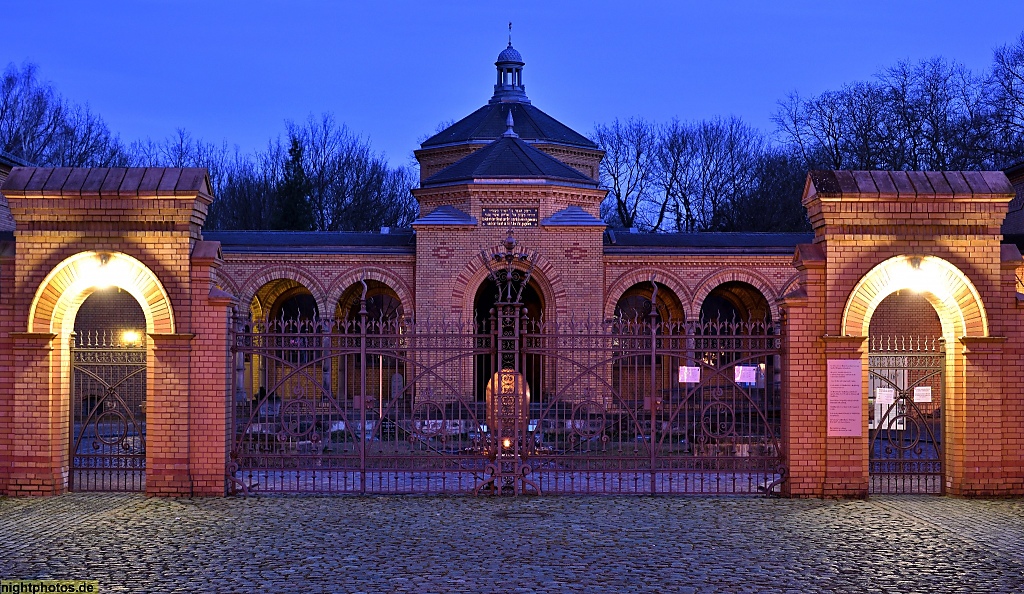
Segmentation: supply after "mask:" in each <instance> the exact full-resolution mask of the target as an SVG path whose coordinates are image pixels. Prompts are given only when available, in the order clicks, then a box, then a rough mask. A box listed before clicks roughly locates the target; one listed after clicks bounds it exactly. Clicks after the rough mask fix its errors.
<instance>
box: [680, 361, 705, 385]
mask: <svg viewBox="0 0 1024 594" xmlns="http://www.w3.org/2000/svg"><path fill="white" fill-rule="evenodd" d="M679 383H681V384H699V383H700V367H688V366H685V365H680V366H679Z"/></svg>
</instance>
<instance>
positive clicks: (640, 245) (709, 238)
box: [604, 229, 814, 255]
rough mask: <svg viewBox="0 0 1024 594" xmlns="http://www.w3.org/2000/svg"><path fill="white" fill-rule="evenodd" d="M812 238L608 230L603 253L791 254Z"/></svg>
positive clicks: (801, 236) (790, 234) (792, 234)
mask: <svg viewBox="0 0 1024 594" xmlns="http://www.w3.org/2000/svg"><path fill="white" fill-rule="evenodd" d="M812 241H814V234H813V233H630V232H629V231H627V230H625V229H609V230H607V231H605V234H604V251H605V253H606V254H642V253H659V254H708V253H712V254H730V253H732V254H734V253H741V254H745V253H750V254H777V255H792V254H793V252H794V250H795V249H796V246H798V245H800V244H802V243H811V242H812Z"/></svg>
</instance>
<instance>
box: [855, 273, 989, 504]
mask: <svg viewBox="0 0 1024 594" xmlns="http://www.w3.org/2000/svg"><path fill="white" fill-rule="evenodd" d="M843 333H844V335H846V336H867V337H868V353H867V359H868V361H867V363H868V365H867V377H868V382H867V388H868V393H867V395H866V396H867V398H866V399H867V403H866V408H867V413H868V414H867V415H866V417H867V419H866V421H867V422H866V424H867V428H868V441H867V444H866V445H867V448H868V456H867V457H868V464H869V478H870V485H869V492H871V493H936V494H938V493H942V492H944V490H945V482H946V478H945V477H946V475H947V472H948V453H949V450H950V447H949V445H950V442H951V441H952V440H955V439H957V435H956V431H955V430H952V431H951V430H950V423H951V420H950V418H951V416H952V414H951V413H954V412H955V411H965V410H966V408H968V407H969V406H970V402H968V401H967V399H966V394H964V393H962V392H963V391H962V390H958V389H957V386H960V385H962V381H961V380H960V378H959V375H958V374H960V373H962V372H963V364H962V361H961V360H962V359H963V347H962V346H961V345H960V342H959V340H958V339H959V338H960V337H962V336H982V337H984V336H988V320H987V315H986V312H985V308H984V306H983V305H982V302H981V298H980V296H979V294H978V291H977V289H975V287H974V285H973V284H972V283H971V281H970V279H968V278H967V276H966V275H964V273H963V272H961V271H960V270H959V269H958V268H956V267H955V266H953V265H952V264H950V263H949V262H947V261H946V260H943V259H941V258H937V257H934V256H916V255H912V256H897V257H894V258H890V259H889V260H886V261H885V262H882V263H881V264H879V265H877V266H876V267H875V268H873V269H872V270H871V271H870V272H868V273H867V274H866V275H865V276H864V277H863V278H862V279H861V280H860V282H858V283H857V285H856V287H855V288H854V290H853V292H852V293H851V295H850V298H849V300H848V301H847V304H846V307H845V308H844V311H843Z"/></svg>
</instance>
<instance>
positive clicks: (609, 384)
mask: <svg viewBox="0 0 1024 594" xmlns="http://www.w3.org/2000/svg"><path fill="white" fill-rule="evenodd" d="M481 258H482V259H483V261H484V264H485V265H486V267H487V269H488V271H489V274H490V275H491V277H490V278H491V280H492V281H493V282H494V284H495V286H496V288H497V295H496V297H497V299H496V302H495V305H494V309H493V310H492V311H490V312H489V314H490V315H489V316H488V319H487V320H486V321H484V322H480V323H476V322H473V323H469V322H467V323H464V324H460V323H453V322H451V321H446V320H422V321H417V322H416V323H413V322H412V321H410V320H404V319H403V320H398V319H380V320H372V319H370V317H369V315H368V314H367V313H366V308H365V306H363V305H362V302H363V301H364V300H365V295H364V297H363V299H362V300H361V307H360V310H359V315H358V319H346V320H333V319H314V320H304V321H302V320H300V321H288V320H238V321H237V323H236V324H235V325H234V328H235V335H234V337H233V340H232V352H233V353H234V356H235V357H236V365H235V369H236V379H235V382H234V383H233V384H232V385H234V386H235V391H236V393H237V394H242V395H243V397H241V398H236V403H237V404H236V407H235V412H234V423H233V426H234V428H235V439H234V447H233V448H232V452H231V463H230V465H229V467H228V476H229V478H230V480H231V482H232V485H233V486H234V487H233V488H234V491H235V492H242V493H264V492H266V493H273V492H315V493H357V494H362V493H426V494H431V493H471V494H480V493H488V494H514V495H518V494H531V493H538V494H539V493H544V494H559V493H566V494H579V493H615V494H654V493H703V494H735V495H758V494H761V495H764V494H769V495H770V494H773V493H775V490H776V488H777V487H778V486H779V484H780V483H781V482H782V481H783V480H785V477H786V469H785V467H784V466H783V464H782V452H781V448H780V443H779V428H780V423H781V416H782V410H781V403H782V398H781V394H780V392H779V383H780V375H779V357H780V349H781V340H780V336H779V327H778V325H776V324H771V323H766V322H765V321H763V320H761V321H756V320H754V321H741V320H731V321H717V320H716V321H682V320H678V321H676V320H670V319H663V318H662V317H661V316H660V315H659V314H658V313H657V312H655V311H653V308H652V311H651V313H650V314H649V315H646V316H643V318H637V319H631V320H588V319H583V320H574V319H571V317H570V319H569V320H568V321H562V322H560V323H557V322H550V321H549V322H545V321H541V320H533V321H531V320H530V319H529V318H527V317H526V316H525V315H524V311H523V309H524V308H523V305H522V303H521V301H522V295H523V291H524V289H525V286H526V284H527V283H528V282H529V281H530V278H531V275H532V273H533V270H534V263H535V261H536V258H535V255H534V254H533V253H532V252H530V251H529V250H526V249H524V248H523V247H522V246H520V245H519V244H518V242H517V241H516V240H515V238H514V237H513V236H512V234H511V233H509V235H508V237H507V238H506V239H505V241H504V242H503V243H502V244H501V245H500V246H498V247H497V248H495V249H492V250H490V251H485V252H483V253H482V254H481ZM656 286H657V285H656V284H655V285H654V287H656ZM653 299H657V295H656V293H654V292H653V291H652V302H653ZM527 363H529V365H530V367H529V371H528V372H526V371H524V369H525V368H526V367H527ZM695 368H696V369H697V370H698V371H699V373H688V374H683V373H681V372H680V371H679V370H680V369H691V370H692V369H695ZM482 369H483V370H486V371H485V373H486V375H484V377H485V378H487V379H488V380H489V381H488V382H487V385H486V386H480V385H478V380H477V378H478V377H479V375H480V373H481V370H482ZM495 369H497V370H499V371H498V372H497V373H493V370H495ZM751 370H754V371H755V372H754V373H750V371H751ZM741 371H742V373H741ZM531 378H532V379H531ZM531 381H533V382H537V384H538V385H531ZM478 388H479V389H480V392H481V394H480V396H482V397H483V399H482V400H478V394H477V389H478Z"/></svg>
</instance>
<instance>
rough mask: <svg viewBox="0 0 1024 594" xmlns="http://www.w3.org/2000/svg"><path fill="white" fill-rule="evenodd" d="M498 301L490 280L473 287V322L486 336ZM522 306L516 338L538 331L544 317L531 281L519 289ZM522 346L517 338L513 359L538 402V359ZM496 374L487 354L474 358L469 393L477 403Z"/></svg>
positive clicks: (540, 394)
mask: <svg viewBox="0 0 1024 594" xmlns="http://www.w3.org/2000/svg"><path fill="white" fill-rule="evenodd" d="M498 300H499V295H498V286H497V285H496V284H495V283H494V281H493V280H492V279H491V278H489V277H488V278H486V279H484V281H483V282H482V283H480V286H479V287H478V288H477V290H476V295H475V297H474V298H473V312H474V313H473V315H474V321H475V323H476V327H477V329H478V331H479V332H480V333H482V334H489V333H492V332H494V331H495V330H496V328H495V324H497V321H496V317H495V314H496V312H495V306H496V304H497V303H498ZM522 304H523V308H522V312H523V313H524V314H525V315H524V316H523V317H522V318H521V320H520V323H519V329H518V332H519V333H520V335H522V334H526V333H531V332H533V333H536V332H538V331H539V329H540V324H541V321H542V320H543V318H544V298H543V297H542V296H541V290H540V287H539V286H538V285H537V281H536V280H533V279H531V280H530V281H529V283H527V285H526V286H525V287H524V288H523V293H522ZM523 345H524V341H523V340H521V339H520V341H519V346H520V352H519V354H518V355H517V356H518V357H519V358H520V361H521V364H522V369H523V378H524V379H525V380H526V383H527V385H528V386H529V389H530V392H531V394H533V395H534V398H535V399H542V398H543V394H544V393H545V391H544V388H545V382H544V373H543V366H542V364H541V361H540V358H539V357H537V356H536V355H532V356H531V355H524V354H523V352H522V347H523ZM496 371H497V369H495V364H494V360H493V357H492V356H491V355H478V356H477V357H476V361H475V362H474V366H473V392H474V394H475V395H476V400H477V402H483V401H484V400H485V399H486V393H487V383H488V382H489V381H490V380H491V378H492V377H493V376H494V373H495V372H496Z"/></svg>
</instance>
